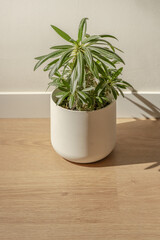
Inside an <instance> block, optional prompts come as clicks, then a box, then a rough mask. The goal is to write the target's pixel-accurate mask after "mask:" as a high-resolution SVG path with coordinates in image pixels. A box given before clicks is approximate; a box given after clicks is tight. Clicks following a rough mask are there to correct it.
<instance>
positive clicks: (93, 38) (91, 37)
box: [82, 35, 100, 44]
mask: <svg viewBox="0 0 160 240" xmlns="http://www.w3.org/2000/svg"><path fill="white" fill-rule="evenodd" d="M98 38H100V36H98V35H92V36H90V37H88V38H85V39H84V40H83V41H82V43H83V44H85V43H88V42H90V41H93V40H96V39H98Z"/></svg>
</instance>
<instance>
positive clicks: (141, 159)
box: [0, 119, 160, 240]
mask: <svg viewBox="0 0 160 240" xmlns="http://www.w3.org/2000/svg"><path fill="white" fill-rule="evenodd" d="M159 170H160V121H151V120H136V119H132V120H131V119H130V120H129V119H128V120H118V124H117V146H116V148H115V150H114V152H113V153H112V154H110V156H109V157H107V158H106V159H104V160H103V161H100V162H97V163H94V164H88V165H78V164H73V163H70V162H67V161H65V160H64V159H62V158H61V157H60V156H58V155H57V154H56V153H55V152H54V150H53V149H52V147H51V144H50V134H49V120H48V119H19V120H16V119H1V120H0V240H6V239H7V240H105V239H107V240H112V239H113V240H133V239H136V240H159V239H160V171H159Z"/></svg>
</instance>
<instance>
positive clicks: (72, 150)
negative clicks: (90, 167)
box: [51, 97, 116, 163]
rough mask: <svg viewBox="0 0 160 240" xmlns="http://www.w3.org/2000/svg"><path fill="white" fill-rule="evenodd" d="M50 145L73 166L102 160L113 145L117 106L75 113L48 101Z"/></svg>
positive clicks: (114, 103)
mask: <svg viewBox="0 0 160 240" xmlns="http://www.w3.org/2000/svg"><path fill="white" fill-rule="evenodd" d="M51 142H52V145H53V148H54V149H55V151H56V152H57V153H58V154H59V155H61V156H62V157H63V158H65V159H67V160H69V161H72V162H77V163H91V162H96V161H99V160H101V159H103V158H104V157H106V156H107V155H108V154H109V153H110V152H111V151H112V150H113V148H114V146H115V142H116V102H115V101H113V102H112V103H111V104H109V105H108V106H106V107H105V108H102V109H99V110H96V111H74V110H67V109H65V108H62V107H60V106H58V105H56V104H55V102H54V101H53V100H52V97H51Z"/></svg>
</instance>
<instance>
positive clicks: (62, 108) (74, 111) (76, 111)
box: [50, 94, 116, 113]
mask: <svg viewBox="0 0 160 240" xmlns="http://www.w3.org/2000/svg"><path fill="white" fill-rule="evenodd" d="M50 98H51V101H52V102H53V103H54V104H55V105H56V107H57V108H59V109H61V110H64V111H68V112H72V113H93V112H98V111H102V110H104V109H106V108H109V107H110V106H112V105H113V104H114V103H116V100H115V99H113V100H112V102H111V103H110V104H108V105H107V106H105V107H103V108H100V109H96V110H91V111H78V110H71V109H67V108H64V107H61V106H59V105H57V104H56V103H55V101H54V100H53V98H52V94H51V95H50Z"/></svg>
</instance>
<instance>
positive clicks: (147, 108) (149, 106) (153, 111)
mask: <svg viewBox="0 0 160 240" xmlns="http://www.w3.org/2000/svg"><path fill="white" fill-rule="evenodd" d="M132 94H133V95H134V96H135V97H136V98H137V99H138V100H139V101H140V102H141V103H143V105H142V104H140V103H138V102H136V101H133V100H132V99H130V98H128V97H126V96H125V98H126V99H127V100H128V101H130V102H131V103H133V104H134V105H136V106H137V107H139V108H140V109H142V110H143V111H144V112H146V113H147V114H148V115H150V116H151V117H152V118H155V119H159V118H160V108H158V107H157V106H155V105H154V104H153V103H151V102H150V101H148V100H147V99H146V98H144V97H143V96H141V95H140V94H138V92H137V90H136V89H132ZM142 115H143V116H144V117H145V118H146V119H148V117H147V116H146V115H145V114H142Z"/></svg>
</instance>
